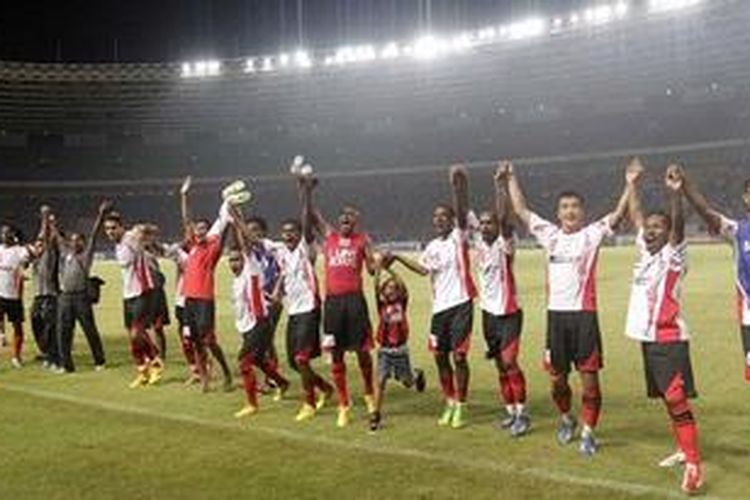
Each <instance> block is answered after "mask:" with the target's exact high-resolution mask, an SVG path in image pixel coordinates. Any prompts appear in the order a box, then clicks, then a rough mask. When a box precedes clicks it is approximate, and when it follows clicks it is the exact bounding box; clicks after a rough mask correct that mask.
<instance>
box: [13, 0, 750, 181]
mask: <svg viewBox="0 0 750 500" xmlns="http://www.w3.org/2000/svg"><path fill="white" fill-rule="evenodd" d="M747 26H750V2H746V1H739V0H716V1H712V2H704V3H703V4H702V5H701V7H700V9H696V10H694V11H690V12H687V11H686V12H673V13H665V14H658V15H646V14H645V13H643V12H640V13H634V14H633V15H632V16H629V17H628V18H626V19H624V20H622V21H620V22H617V23H613V24H606V25H592V26H588V27H586V28H585V29H576V30H563V31H560V32H559V33H552V34H548V35H546V36H544V37H538V38H534V39H529V40H517V41H515V42H513V43H505V44H494V45H493V44H488V45H482V46H481V47H477V48H474V49H473V50H472V51H470V52H469V53H466V54H461V55H456V56H455V57H446V58H440V59H435V60H430V61H417V60H413V59H399V60H393V61H383V60H377V61H372V62H370V63H367V64H361V65H350V66H345V67H338V66H315V67H312V68H309V69H307V70H295V71H274V72H268V73H264V72H255V73H251V74H248V73H245V72H244V71H243V65H244V62H245V61H244V60H233V61H224V62H222V74H221V75H219V76H215V77H205V78H183V77H182V75H181V71H182V70H181V64H179V63H174V64H171V63H165V64H35V63H15V62H13V63H11V62H5V63H0V165H2V167H1V168H0V177H1V178H4V179H11V178H13V179H37V178H84V177H85V178H91V177H93V176H98V177H103V178H112V177H118V178H119V177H127V178H142V177H144V176H147V177H157V176H170V175H176V174H178V173H182V172H193V173H196V174H202V175H206V174H207V173H210V175H231V174H233V173H238V172H247V171H248V170H250V171H251V172H253V173H256V174H261V173H269V172H272V171H278V167H279V166H280V165H283V164H284V163H285V162H286V161H287V160H288V159H289V158H290V157H291V156H293V155H294V154H296V153H303V154H306V155H307V156H310V157H312V158H313V159H314V161H315V162H316V164H317V166H318V167H319V168H320V169H326V168H332V169H334V168H335V169H341V168H362V167H366V166H384V167H390V166H403V165H413V164H431V163H440V162H446V161H450V160H453V159H469V160H471V159H488V158H492V157H495V156H497V155H501V154H502V155H509V156H534V155H548V154H563V153H570V152H580V151H595V150H604V149H612V148H632V147H645V146H654V145H664V144H675V143H690V142H697V141H706V140H717V139H727V138H736V137H745V136H747V135H748V134H750V50H749V49H750V30H748V29H747Z"/></svg>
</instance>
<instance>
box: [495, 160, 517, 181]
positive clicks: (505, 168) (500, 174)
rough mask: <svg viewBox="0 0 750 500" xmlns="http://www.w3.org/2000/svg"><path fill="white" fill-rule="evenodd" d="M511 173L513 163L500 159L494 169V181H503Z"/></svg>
mask: <svg viewBox="0 0 750 500" xmlns="http://www.w3.org/2000/svg"><path fill="white" fill-rule="evenodd" d="M511 175H513V163H512V162H511V161H510V160H500V161H499V162H498V163H497V170H495V176H494V177H495V183H497V184H499V183H501V182H505V181H507V180H508V178H510V176H511Z"/></svg>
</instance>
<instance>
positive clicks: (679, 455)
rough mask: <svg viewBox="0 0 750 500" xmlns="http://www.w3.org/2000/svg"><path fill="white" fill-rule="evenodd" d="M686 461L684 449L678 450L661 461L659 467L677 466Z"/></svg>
mask: <svg viewBox="0 0 750 500" xmlns="http://www.w3.org/2000/svg"><path fill="white" fill-rule="evenodd" d="M684 463H685V454H684V453H683V452H682V451H676V452H674V453H672V454H671V455H669V456H668V457H666V458H664V459H663V460H662V461H661V462H659V467H676V466H678V465H682V464H684Z"/></svg>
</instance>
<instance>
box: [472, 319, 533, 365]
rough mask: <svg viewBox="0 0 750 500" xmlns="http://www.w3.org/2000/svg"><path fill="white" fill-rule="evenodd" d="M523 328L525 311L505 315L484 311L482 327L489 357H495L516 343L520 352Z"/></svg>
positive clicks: (516, 347) (516, 348)
mask: <svg viewBox="0 0 750 500" xmlns="http://www.w3.org/2000/svg"><path fill="white" fill-rule="evenodd" d="M522 328H523V311H522V310H520V309H519V310H518V311H516V312H514V313H511V314H508V315H505V316H495V315H494V314H491V313H488V312H487V311H482V329H483V330H484V340H485V342H486V343H487V353H486V356H487V359H494V358H496V357H497V355H498V354H500V353H501V352H503V351H505V350H506V349H507V348H508V347H510V346H513V345H514V344H515V350H516V353H518V340H519V338H520V337H521V329H522Z"/></svg>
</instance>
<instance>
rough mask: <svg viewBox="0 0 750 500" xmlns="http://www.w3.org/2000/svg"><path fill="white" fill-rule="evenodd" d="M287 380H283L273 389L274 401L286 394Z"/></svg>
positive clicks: (280, 399)
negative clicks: (283, 381)
mask: <svg viewBox="0 0 750 500" xmlns="http://www.w3.org/2000/svg"><path fill="white" fill-rule="evenodd" d="M289 385H290V384H289V382H285V383H283V384H281V385H279V386H278V387H277V388H276V389H274V393H273V400H274V401H275V402H277V403H278V402H279V401H282V400H283V399H284V396H285V395H286V391H288V390H289Z"/></svg>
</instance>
